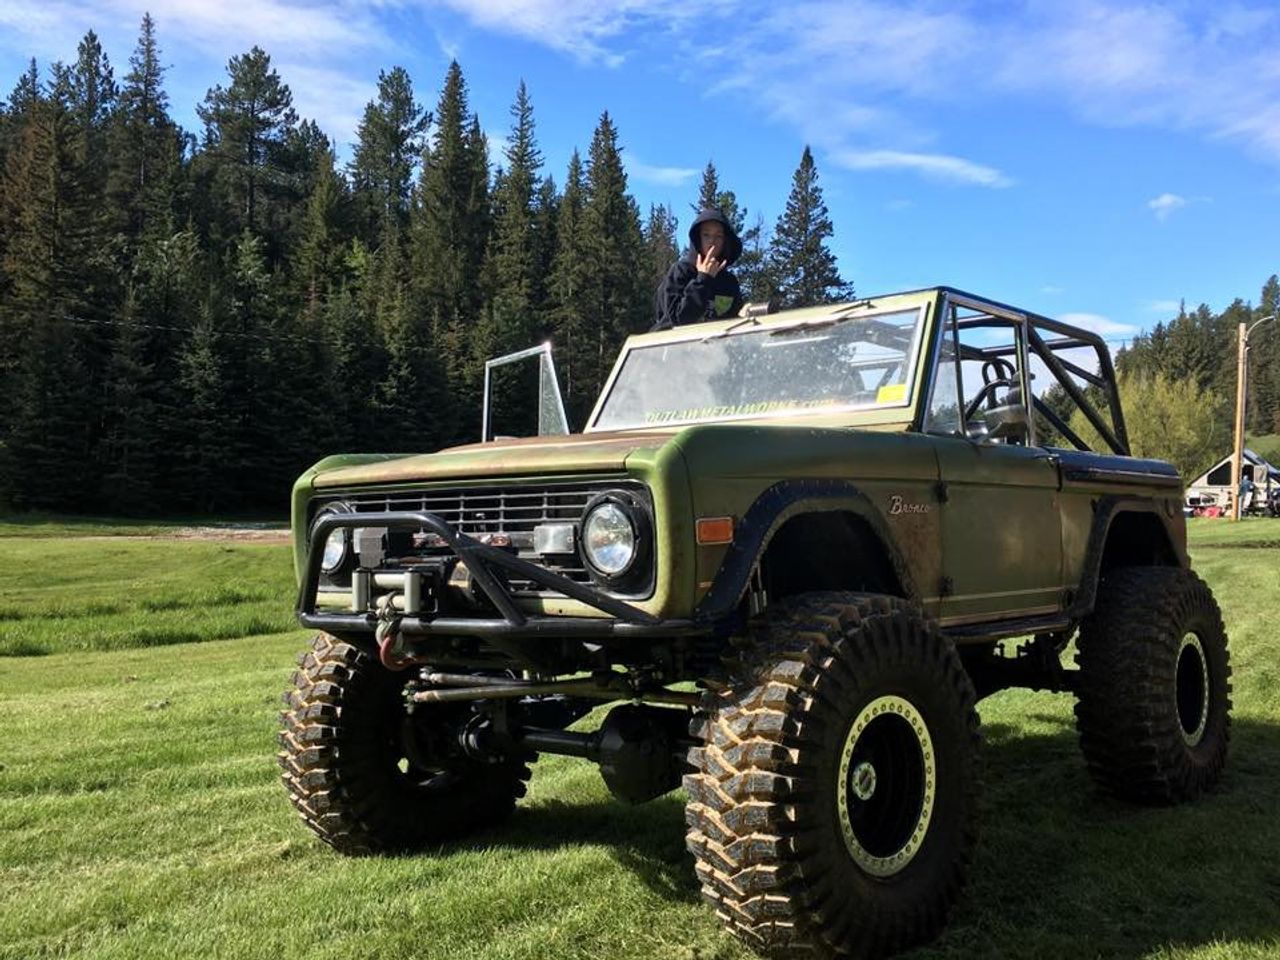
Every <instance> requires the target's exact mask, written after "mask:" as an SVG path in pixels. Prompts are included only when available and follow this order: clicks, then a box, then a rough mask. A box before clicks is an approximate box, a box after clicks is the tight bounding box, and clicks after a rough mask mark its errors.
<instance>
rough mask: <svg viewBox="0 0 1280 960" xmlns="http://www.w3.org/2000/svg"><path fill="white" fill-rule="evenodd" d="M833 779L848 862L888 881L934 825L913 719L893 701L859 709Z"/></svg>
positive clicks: (917, 719)
mask: <svg viewBox="0 0 1280 960" xmlns="http://www.w3.org/2000/svg"><path fill="white" fill-rule="evenodd" d="M836 779H837V783H836V803H837V810H838V813H839V818H840V830H841V833H842V834H843V835H844V842H845V846H846V847H848V849H849V854H850V855H851V856H852V857H853V859H854V861H855V862H856V863H857V864H858V866H860V867H862V869H864V870H866V871H867V873H869V874H871V875H872V876H874V877H891V876H893V875H894V874H895V873H897V872H898V871H900V870H902V869H903V868H904V867H906V865H907V864H908V863H910V862H911V860H912V858H914V857H915V855H916V853H917V852H919V850H920V843H921V841H922V840H923V839H924V835H925V832H926V831H927V830H928V829H929V821H930V819H931V818H932V817H933V801H934V795H935V791H936V788H937V766H936V763H935V760H934V753H933V739H932V738H931V737H930V736H929V728H928V726H926V724H925V722H924V717H922V716H921V715H920V711H919V710H917V709H916V708H915V707H914V706H913V705H912V704H911V703H910V701H907V700H904V699H903V698H902V697H897V696H884V697H877V698H876V699H875V700H872V701H871V702H870V703H868V704H867V705H866V706H865V707H863V708H862V712H861V713H859V714H858V716H857V717H856V718H855V719H854V721H853V725H852V726H851V727H850V728H849V735H848V736H847V737H845V743H844V749H843V750H842V751H841V753H840V770H839V773H838V774H837V778H836Z"/></svg>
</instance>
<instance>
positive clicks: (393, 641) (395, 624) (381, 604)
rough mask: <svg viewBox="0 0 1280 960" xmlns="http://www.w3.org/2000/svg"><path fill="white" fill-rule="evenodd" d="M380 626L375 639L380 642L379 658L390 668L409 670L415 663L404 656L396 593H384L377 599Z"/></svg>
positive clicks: (376, 630)
mask: <svg viewBox="0 0 1280 960" xmlns="http://www.w3.org/2000/svg"><path fill="white" fill-rule="evenodd" d="M377 613H378V626H377V629H375V630H374V633H373V636H374V639H375V640H376V641H377V642H378V659H379V660H381V661H382V665H383V666H384V667H386V668H387V669H388V670H393V671H400V670H407V669H408V668H409V667H411V666H412V665H413V660H412V658H410V657H405V656H404V652H405V650H404V642H403V640H404V638H403V637H402V636H401V634H400V617H399V615H398V614H397V613H396V607H395V596H394V594H390V593H388V594H383V595H382V596H381V597H379V598H378V601H377Z"/></svg>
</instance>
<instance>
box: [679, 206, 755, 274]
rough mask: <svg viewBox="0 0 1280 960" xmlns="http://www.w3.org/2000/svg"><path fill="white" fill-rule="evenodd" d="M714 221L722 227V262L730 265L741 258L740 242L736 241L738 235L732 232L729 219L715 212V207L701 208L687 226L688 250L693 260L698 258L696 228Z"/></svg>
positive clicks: (717, 211)
mask: <svg viewBox="0 0 1280 960" xmlns="http://www.w3.org/2000/svg"><path fill="white" fill-rule="evenodd" d="M712 221H714V222H715V223H718V224H720V226H722V227H724V261H725V263H726V264H732V263H734V262H735V261H737V259H738V258H739V257H740V256H742V241H741V240H739V239H738V235H737V234H736V233H734V232H733V224H731V223H730V222H729V219H728V218H727V217H726V216H725V215H724V214H723V213H721V212H720V211H719V210H717V209H716V208H715V207H703V209H702V210H701V212H699V214H698V215H697V217H695V218H694V221H693V223H692V224H690V226H689V250H690V251H691V253H692V255H693V257H694V259H697V256H698V227H700V226H702V225H703V224H704V223H709V222H712Z"/></svg>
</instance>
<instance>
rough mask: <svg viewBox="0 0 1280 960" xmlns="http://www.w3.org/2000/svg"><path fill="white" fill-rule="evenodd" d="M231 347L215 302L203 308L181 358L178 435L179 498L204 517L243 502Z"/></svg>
mask: <svg viewBox="0 0 1280 960" xmlns="http://www.w3.org/2000/svg"><path fill="white" fill-rule="evenodd" d="M226 353H227V350H226V345H225V343H224V341H223V339H222V337H220V336H219V334H218V330H217V322H216V321H215V319H214V315H213V307H212V305H211V304H204V305H203V306H202V309H201V313H200V316H199V318H198V319H197V321H196V323H195V324H194V326H193V327H192V329H191V334H190V336H189V338H188V339H187V341H186V342H185V343H184V344H183V346H182V349H181V351H180V352H179V354H178V356H177V366H178V371H179V373H178V378H177V385H178V389H179V395H180V397H181V403H182V409H183V416H184V419H185V421H186V429H185V430H184V431H183V432H182V433H181V434H179V435H177V436H176V437H175V439H176V440H177V441H178V443H177V445H176V446H175V447H174V448H173V450H174V453H175V454H176V457H177V461H178V462H177V470H176V473H177V477H176V478H175V481H176V482H175V484H174V486H173V493H174V495H175V499H177V500H179V502H184V503H187V504H189V505H191V506H193V507H194V508H195V509H196V510H198V511H200V512H202V513H210V514H211V513H213V512H214V511H216V510H219V509H223V508H225V507H227V506H229V505H232V504H235V503H236V502H237V500H238V497H237V491H236V489H235V486H234V481H235V479H237V478H238V477H239V476H240V475H241V474H242V473H243V471H244V470H245V467H246V464H245V463H244V462H243V461H242V460H239V459H238V458H233V457H232V456H229V454H230V452H231V449H232V441H233V438H234V436H235V433H236V429H235V427H236V425H235V422H234V417H233V416H232V415H229V406H230V401H231V399H232V395H233V388H231V387H229V385H228V384H227V383H226V382H225V380H224V365H225V363H226Z"/></svg>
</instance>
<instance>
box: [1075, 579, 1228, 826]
mask: <svg viewBox="0 0 1280 960" xmlns="http://www.w3.org/2000/svg"><path fill="white" fill-rule="evenodd" d="M1077 646H1078V653H1077V655H1076V663H1077V664H1078V665H1079V667H1080V685H1079V689H1078V693H1077V697H1078V699H1077V702H1076V727H1077V729H1078V730H1079V732H1080V747H1081V749H1082V751H1083V752H1084V756H1085V761H1086V762H1087V763H1088V766H1089V773H1090V775H1091V776H1092V777H1093V779H1094V780H1095V782H1097V783H1098V785H1099V786H1101V787H1102V788H1103V790H1105V791H1107V792H1109V793H1111V794H1113V795H1115V796H1117V797H1121V798H1123V799H1126V800H1134V801H1137V802H1139V803H1151V804H1167V803H1177V802H1179V801H1183V800H1190V799H1193V798H1194V797H1196V796H1198V795H1199V794H1200V793H1202V792H1203V791H1204V790H1207V789H1208V788H1209V787H1211V786H1213V784H1215V783H1216V782H1217V781H1218V779H1219V778H1220V777H1221V775H1222V770H1223V767H1224V766H1225V764H1226V761H1227V747H1228V744H1229V741H1230V734H1231V660H1230V654H1229V651H1228V649H1227V634H1226V629H1225V627H1224V626H1223V624H1222V614H1221V613H1220V612H1219V610H1218V604H1217V601H1216V600H1214V598H1213V594H1212V593H1211V592H1210V591H1209V588H1208V586H1206V585H1205V583H1204V581H1203V580H1201V579H1200V578H1199V577H1197V576H1196V575H1195V574H1194V573H1193V572H1191V571H1190V570H1184V569H1181V568H1178V567H1127V568H1122V569H1118V570H1113V571H1111V572H1109V573H1107V574H1106V575H1105V578H1104V579H1103V581H1102V582H1101V583H1100V584H1099V589H1098V602H1097V605H1096V607H1095V608H1094V611H1093V613H1092V614H1091V615H1090V616H1089V617H1088V618H1087V619H1085V621H1084V622H1083V623H1082V624H1081V626H1080V639H1079V641H1078V643H1077Z"/></svg>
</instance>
